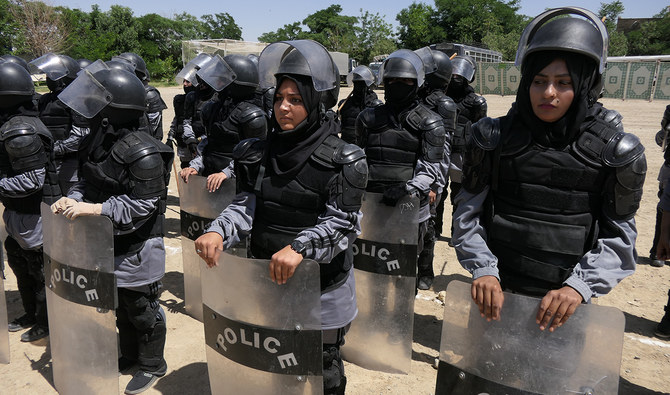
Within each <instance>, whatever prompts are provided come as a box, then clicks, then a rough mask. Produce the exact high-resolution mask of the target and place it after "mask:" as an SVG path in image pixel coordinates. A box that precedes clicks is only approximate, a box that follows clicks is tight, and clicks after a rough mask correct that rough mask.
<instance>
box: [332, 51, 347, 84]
mask: <svg viewBox="0 0 670 395" xmlns="http://www.w3.org/2000/svg"><path fill="white" fill-rule="evenodd" d="M329 52H330V56H331V57H332V58H333V60H334V61H335V65H337V68H338V69H339V70H340V82H345V83H346V81H347V74H349V72H350V71H351V69H350V68H349V67H350V62H349V54H348V53H344V52H336V51H332V52H331V51H329Z"/></svg>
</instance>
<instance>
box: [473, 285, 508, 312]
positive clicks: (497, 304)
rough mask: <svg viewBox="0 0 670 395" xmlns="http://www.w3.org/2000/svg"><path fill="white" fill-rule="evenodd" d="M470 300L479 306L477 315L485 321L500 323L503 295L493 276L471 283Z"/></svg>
mask: <svg viewBox="0 0 670 395" xmlns="http://www.w3.org/2000/svg"><path fill="white" fill-rule="evenodd" d="M470 293H471V296H472V300H473V301H474V302H475V303H477V306H479V314H481V316H482V317H483V318H486V321H491V320H496V321H500V310H502V306H503V302H504V301H505V295H504V294H503V291H502V288H501V287H500V281H498V279H497V278H496V277H495V276H482V277H479V278H478V279H476V280H474V281H473V282H472V287H471V288H470Z"/></svg>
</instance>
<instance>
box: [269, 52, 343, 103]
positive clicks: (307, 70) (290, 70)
mask: <svg viewBox="0 0 670 395" xmlns="http://www.w3.org/2000/svg"><path fill="white" fill-rule="evenodd" d="M299 41H302V40H299ZM305 41H307V40H305ZM323 53H324V54H325V55H328V58H327V59H326V58H325V56H324V59H321V60H322V61H325V63H326V67H327V72H328V73H329V74H331V73H332V74H333V75H336V77H334V78H335V80H336V81H337V83H334V84H333V85H334V86H333V87H332V88H331V89H327V90H322V91H321V92H322V94H321V100H320V102H321V104H323V105H324V108H325V109H329V108H331V107H333V106H334V105H335V104H337V98H338V95H339V93H340V84H339V78H340V77H339V70H338V69H337V65H335V62H334V61H333V59H332V57H330V54H328V52H325V51H324V52H323ZM311 66H312V65H311V63H310V62H309V61H308V60H307V58H305V56H303V55H302V52H301V50H299V49H296V48H294V49H292V50H291V51H290V52H289V53H288V54H286V55H285V56H284V57H283V58H282V60H281V63H280V64H279V68H278V69H277V72H276V73H275V78H276V79H277V80H279V77H280V76H282V75H286V74H289V75H302V76H307V77H309V78H311V79H312V81H313V83H314V75H313V73H312V67H311ZM314 68H315V69H316V67H314ZM315 89H316V86H315ZM316 90H317V91H318V89H316Z"/></svg>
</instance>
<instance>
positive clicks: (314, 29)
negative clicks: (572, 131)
mask: <svg viewBox="0 0 670 395" xmlns="http://www.w3.org/2000/svg"><path fill="white" fill-rule="evenodd" d="M341 12H342V7H341V6H340V5H339V4H333V5H331V6H330V7H328V8H325V9H323V10H319V11H317V12H315V13H313V14H311V15H308V16H307V18H305V19H304V20H303V21H302V23H303V25H305V26H307V27H308V28H309V32H308V33H307V34H306V35H305V36H306V38H310V39H312V40H314V41H318V42H320V43H321V44H323V45H324V46H325V47H326V48H328V50H329V51H341V52H351V49H352V47H353V46H354V45H356V28H355V24H356V23H357V22H358V19H357V18H356V17H353V16H345V15H340V13H341Z"/></svg>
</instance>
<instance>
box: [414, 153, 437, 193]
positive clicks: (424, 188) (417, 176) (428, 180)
mask: <svg viewBox="0 0 670 395" xmlns="http://www.w3.org/2000/svg"><path fill="white" fill-rule="evenodd" d="M441 167H442V162H430V161H428V160H426V159H425V158H423V157H421V158H419V160H417V162H416V166H415V167H414V177H412V179H411V180H409V181H407V185H410V186H412V187H414V188H416V189H417V190H418V191H419V192H421V193H422V194H424V195H428V192H430V187H431V185H433V184H434V183H435V182H437V181H438V180H439V179H440V178H441V177H442V176H441V173H442V169H441Z"/></svg>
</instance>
